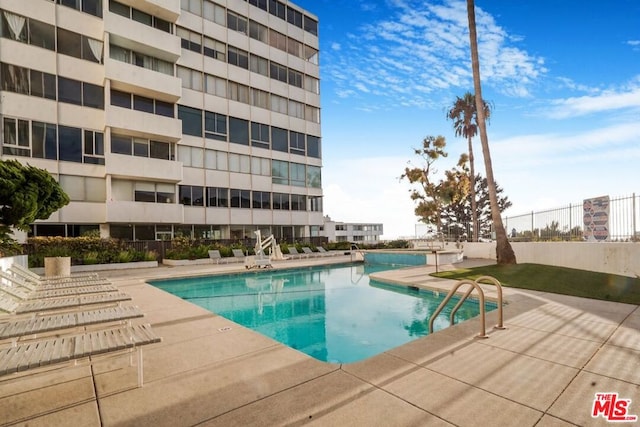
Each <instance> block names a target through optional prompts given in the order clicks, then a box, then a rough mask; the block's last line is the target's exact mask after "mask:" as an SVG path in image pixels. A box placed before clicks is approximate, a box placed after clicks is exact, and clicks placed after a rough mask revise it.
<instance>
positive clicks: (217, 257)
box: [209, 249, 222, 264]
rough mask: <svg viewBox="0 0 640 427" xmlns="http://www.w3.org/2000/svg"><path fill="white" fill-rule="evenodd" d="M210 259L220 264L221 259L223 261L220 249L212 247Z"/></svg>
mask: <svg viewBox="0 0 640 427" xmlns="http://www.w3.org/2000/svg"><path fill="white" fill-rule="evenodd" d="M209 259H211V260H212V261H213V262H215V263H216V264H220V261H222V255H220V251H219V250H218V249H212V250H210V251H209Z"/></svg>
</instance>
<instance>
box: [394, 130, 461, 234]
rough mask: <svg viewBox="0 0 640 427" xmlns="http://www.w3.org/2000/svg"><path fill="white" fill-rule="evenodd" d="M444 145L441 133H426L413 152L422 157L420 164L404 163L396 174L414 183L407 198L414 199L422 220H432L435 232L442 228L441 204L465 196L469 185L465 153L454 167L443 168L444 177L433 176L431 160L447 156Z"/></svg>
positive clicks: (416, 209)
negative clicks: (419, 146)
mask: <svg viewBox="0 0 640 427" xmlns="http://www.w3.org/2000/svg"><path fill="white" fill-rule="evenodd" d="M445 146H446V141H445V139H444V137H442V136H438V137H433V136H428V137H426V138H425V139H424V140H423V141H422V148H420V149H414V154H416V155H417V156H420V157H421V158H422V160H423V161H424V163H423V165H422V166H421V167H416V166H413V167H406V168H405V170H404V174H402V175H401V176H400V180H402V179H407V180H408V181H409V183H410V184H417V186H418V188H417V189H413V190H410V194H411V199H412V200H413V201H415V202H417V205H416V208H415V211H414V212H415V214H416V216H418V217H420V220H421V221H422V222H425V223H430V224H435V225H436V229H437V231H438V232H440V230H441V228H442V224H441V216H442V215H441V213H442V209H443V207H444V206H446V205H448V204H450V203H454V202H458V201H459V200H461V199H463V198H465V197H466V196H467V194H468V187H469V186H468V184H469V181H468V171H467V169H466V168H465V165H466V162H467V156H466V154H463V155H462V156H460V160H459V161H458V165H457V167H455V168H453V169H451V170H448V171H445V179H440V180H439V181H436V180H435V178H434V176H433V175H435V174H436V173H437V170H435V169H434V168H433V164H434V163H435V161H436V160H438V159H439V158H440V157H447V153H446V152H445V151H444V148H445Z"/></svg>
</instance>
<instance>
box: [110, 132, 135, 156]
mask: <svg viewBox="0 0 640 427" xmlns="http://www.w3.org/2000/svg"><path fill="white" fill-rule="evenodd" d="M111 152H112V153H116V154H127V155H129V156H130V155H131V137H128V136H122V135H115V134H111Z"/></svg>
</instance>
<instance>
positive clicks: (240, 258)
mask: <svg viewBox="0 0 640 427" xmlns="http://www.w3.org/2000/svg"><path fill="white" fill-rule="evenodd" d="M231 252H232V253H233V258H231V257H229V262H244V257H245V254H244V251H243V250H242V249H231Z"/></svg>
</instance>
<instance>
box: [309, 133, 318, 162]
mask: <svg viewBox="0 0 640 427" xmlns="http://www.w3.org/2000/svg"><path fill="white" fill-rule="evenodd" d="M307 156H309V157H315V158H316V159H319V158H321V155H320V138H318V137H317V136H313V135H307Z"/></svg>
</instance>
